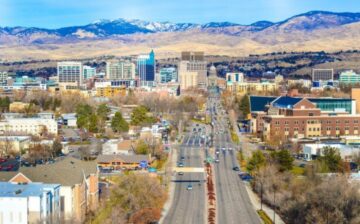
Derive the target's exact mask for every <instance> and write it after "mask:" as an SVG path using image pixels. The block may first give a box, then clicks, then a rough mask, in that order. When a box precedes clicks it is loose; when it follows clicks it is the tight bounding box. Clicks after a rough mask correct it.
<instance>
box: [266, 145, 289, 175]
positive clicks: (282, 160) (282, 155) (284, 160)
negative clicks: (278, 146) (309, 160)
mask: <svg viewBox="0 0 360 224" xmlns="http://www.w3.org/2000/svg"><path fill="white" fill-rule="evenodd" d="M271 157H272V158H273V159H274V160H275V161H276V163H277V164H278V165H279V170H280V171H281V172H283V171H286V170H291V169H292V167H293V161H294V158H293V157H292V156H291V154H290V152H289V150H286V149H282V150H280V151H277V152H273V153H271Z"/></svg>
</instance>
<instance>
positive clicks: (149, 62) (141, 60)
mask: <svg viewBox="0 0 360 224" xmlns="http://www.w3.org/2000/svg"><path fill="white" fill-rule="evenodd" d="M136 62H137V63H136V64H137V74H138V75H139V79H140V85H141V86H153V85H154V81H155V68H156V64H155V53H154V51H153V50H151V52H150V53H149V54H148V55H139V56H138V58H137V61H136Z"/></svg>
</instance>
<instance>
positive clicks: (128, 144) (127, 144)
mask: <svg viewBox="0 0 360 224" xmlns="http://www.w3.org/2000/svg"><path fill="white" fill-rule="evenodd" d="M132 146H133V141H132V140H123V141H120V142H119V143H118V150H131V149H132Z"/></svg>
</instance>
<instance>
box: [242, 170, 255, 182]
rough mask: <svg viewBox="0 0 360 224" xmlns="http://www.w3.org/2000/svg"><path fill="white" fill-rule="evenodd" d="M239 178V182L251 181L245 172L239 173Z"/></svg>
mask: <svg viewBox="0 0 360 224" xmlns="http://www.w3.org/2000/svg"><path fill="white" fill-rule="evenodd" d="M239 176H240V178H241V180H244V181H250V180H252V179H253V177H252V176H251V175H250V174H249V173H246V172H244V173H240V174H239Z"/></svg>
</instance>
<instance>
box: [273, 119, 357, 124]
mask: <svg viewBox="0 0 360 224" xmlns="http://www.w3.org/2000/svg"><path fill="white" fill-rule="evenodd" d="M290 123H291V122H290V121H285V122H284V124H285V125H289V124H290ZM301 123H302V124H305V121H302V122H301ZM307 123H308V124H318V123H320V124H323V123H324V124H325V121H322V120H320V121H317V120H309V121H307ZM335 123H336V124H341V121H340V120H336V121H335ZM344 123H345V124H350V121H349V120H345V121H344ZM353 123H354V124H358V123H359V120H353ZM293 124H296V125H297V124H299V121H294V122H293ZM326 124H331V121H326ZM275 125H280V121H275Z"/></svg>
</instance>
